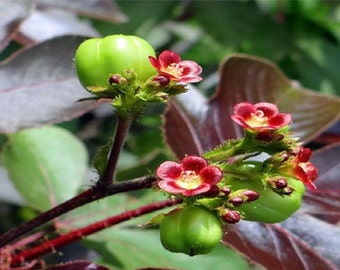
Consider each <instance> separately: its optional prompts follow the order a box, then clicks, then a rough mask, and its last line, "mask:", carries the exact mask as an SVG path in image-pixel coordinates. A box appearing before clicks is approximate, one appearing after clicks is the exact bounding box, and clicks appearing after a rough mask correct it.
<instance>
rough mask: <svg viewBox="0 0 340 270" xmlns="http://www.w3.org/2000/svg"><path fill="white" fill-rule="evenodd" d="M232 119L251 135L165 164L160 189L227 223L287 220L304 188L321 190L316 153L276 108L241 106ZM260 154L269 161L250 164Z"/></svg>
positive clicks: (159, 171) (160, 169) (269, 105)
mask: <svg viewBox="0 0 340 270" xmlns="http://www.w3.org/2000/svg"><path fill="white" fill-rule="evenodd" d="M162 57H163V56H162ZM162 57H161V59H162ZM162 61H163V60H162ZM163 74H165V73H163ZM231 118H232V120H233V121H235V122H236V123H237V124H239V125H240V126H241V127H243V128H244V129H245V130H246V131H247V132H245V135H244V138H240V139H234V140H228V141H226V142H224V143H223V144H221V145H219V146H218V147H216V148H215V149H212V150H211V151H209V152H207V153H204V154H203V155H202V156H187V157H185V158H184V159H183V160H182V161H181V162H180V163H177V162H174V161H166V162H164V163H162V164H161V165H160V166H159V167H158V169H157V171H156V174H157V177H158V182H157V184H158V187H159V188H160V189H162V190H163V191H165V192H167V193H169V194H172V195H175V196H180V197H181V198H182V199H183V200H184V203H185V204H187V205H191V204H197V205H203V206H205V207H206V208H208V209H210V210H211V211H214V212H215V213H217V214H218V215H219V216H220V218H221V220H223V221H224V222H227V223H236V222H238V221H239V220H240V219H245V220H253V221H261V222H269V223H275V222H281V221H283V220H285V219H286V218H288V217H289V216H290V215H292V214H293V213H294V212H295V211H296V210H297V209H298V208H299V207H300V204H301V200H302V197H303V194H304V191H305V187H304V186H305V185H306V186H307V187H309V188H310V189H312V190H315V189H316V186H315V184H314V181H315V180H316V177H317V168H316V167H315V165H314V164H312V163H311V162H310V158H311V154H312V151H311V150H310V149H309V148H304V147H302V146H300V145H299V143H298V142H297V139H295V138H293V137H292V136H291V135H292V133H290V132H289V126H288V125H289V124H290V123H291V121H292V117H291V115H290V114H287V113H280V112H279V110H278V107H277V106H276V105H275V104H272V103H268V102H260V103H256V104H251V103H249V102H241V103H239V104H236V105H235V106H234V110H233V115H231ZM260 153H266V154H267V155H269V157H268V158H266V159H264V160H262V161H255V160H250V158H251V157H254V156H256V155H259V154H260ZM254 201H256V204H255V205H254V206H253V205H252V203H253V202H254ZM273 213H275V214H273Z"/></svg>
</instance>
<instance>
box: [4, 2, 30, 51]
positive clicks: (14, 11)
mask: <svg viewBox="0 0 340 270" xmlns="http://www.w3.org/2000/svg"><path fill="white" fill-rule="evenodd" d="M32 7H33V1H29V0H1V2H0V18H1V19H0V51H2V50H3V49H4V48H5V47H6V45H7V43H8V42H9V41H10V39H11V38H13V37H14V35H15V34H16V32H17V30H18V28H19V26H20V23H21V22H22V21H23V20H24V19H26V18H27V17H28V16H29V14H30V12H31V9H32Z"/></svg>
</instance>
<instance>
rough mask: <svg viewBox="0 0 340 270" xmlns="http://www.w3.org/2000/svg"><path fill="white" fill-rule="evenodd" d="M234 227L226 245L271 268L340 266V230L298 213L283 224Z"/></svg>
mask: <svg viewBox="0 0 340 270" xmlns="http://www.w3.org/2000/svg"><path fill="white" fill-rule="evenodd" d="M234 228H235V229H231V228H229V230H228V231H229V232H228V233H227V234H226V235H225V237H224V242H225V243H226V244H228V245H230V246H232V247H234V248H235V249H237V250H238V251H240V252H241V253H243V254H244V255H246V256H247V257H248V258H249V259H250V260H252V261H255V262H257V263H260V264H261V265H263V266H264V267H265V268H267V269H275V270H288V269H309V270H319V269H323V270H328V269H332V270H336V269H339V267H340V251H339V248H338V247H339V246H340V228H339V227H335V226H332V225H330V224H327V223H325V222H323V221H320V220H318V219H316V218H313V217H310V216H308V215H303V214H296V215H293V216H292V217H290V218H289V219H288V220H287V221H285V222H283V223H280V224H261V223H256V222H246V221H242V222H240V223H238V224H237V225H236V226H235V227H234ZM236 228H237V229H236Z"/></svg>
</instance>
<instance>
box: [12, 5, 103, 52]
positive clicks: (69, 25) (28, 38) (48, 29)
mask: <svg viewBox="0 0 340 270" xmlns="http://www.w3.org/2000/svg"><path fill="white" fill-rule="evenodd" d="M19 31H20V35H19V36H17V37H16V41H18V42H21V43H23V44H25V45H27V44H30V43H38V42H42V41H44V40H47V39H51V38H55V37H58V36H65V35H79V36H87V37H95V36H99V33H98V32H97V31H96V30H95V29H94V28H93V27H92V26H91V25H90V24H89V23H87V22H86V21H84V20H80V19H79V18H78V17H77V16H76V15H75V14H74V13H71V12H70V11H67V10H61V9H45V10H35V11H34V12H33V13H32V15H31V16H30V17H29V18H27V19H26V20H25V21H24V22H23V23H22V24H21V25H20V29H19Z"/></svg>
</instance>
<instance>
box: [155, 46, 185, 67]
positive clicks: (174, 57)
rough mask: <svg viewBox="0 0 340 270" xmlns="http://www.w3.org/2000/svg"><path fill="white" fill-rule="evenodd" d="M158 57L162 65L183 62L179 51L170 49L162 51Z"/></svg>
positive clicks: (166, 65)
mask: <svg viewBox="0 0 340 270" xmlns="http://www.w3.org/2000/svg"><path fill="white" fill-rule="evenodd" d="M158 59H159V62H160V64H161V67H168V66H170V65H171V64H173V63H179V62H181V57H180V56H179V55H178V54H177V53H175V52H173V51H170V50H165V51H163V52H161V53H160V54H159V56H158Z"/></svg>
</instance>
